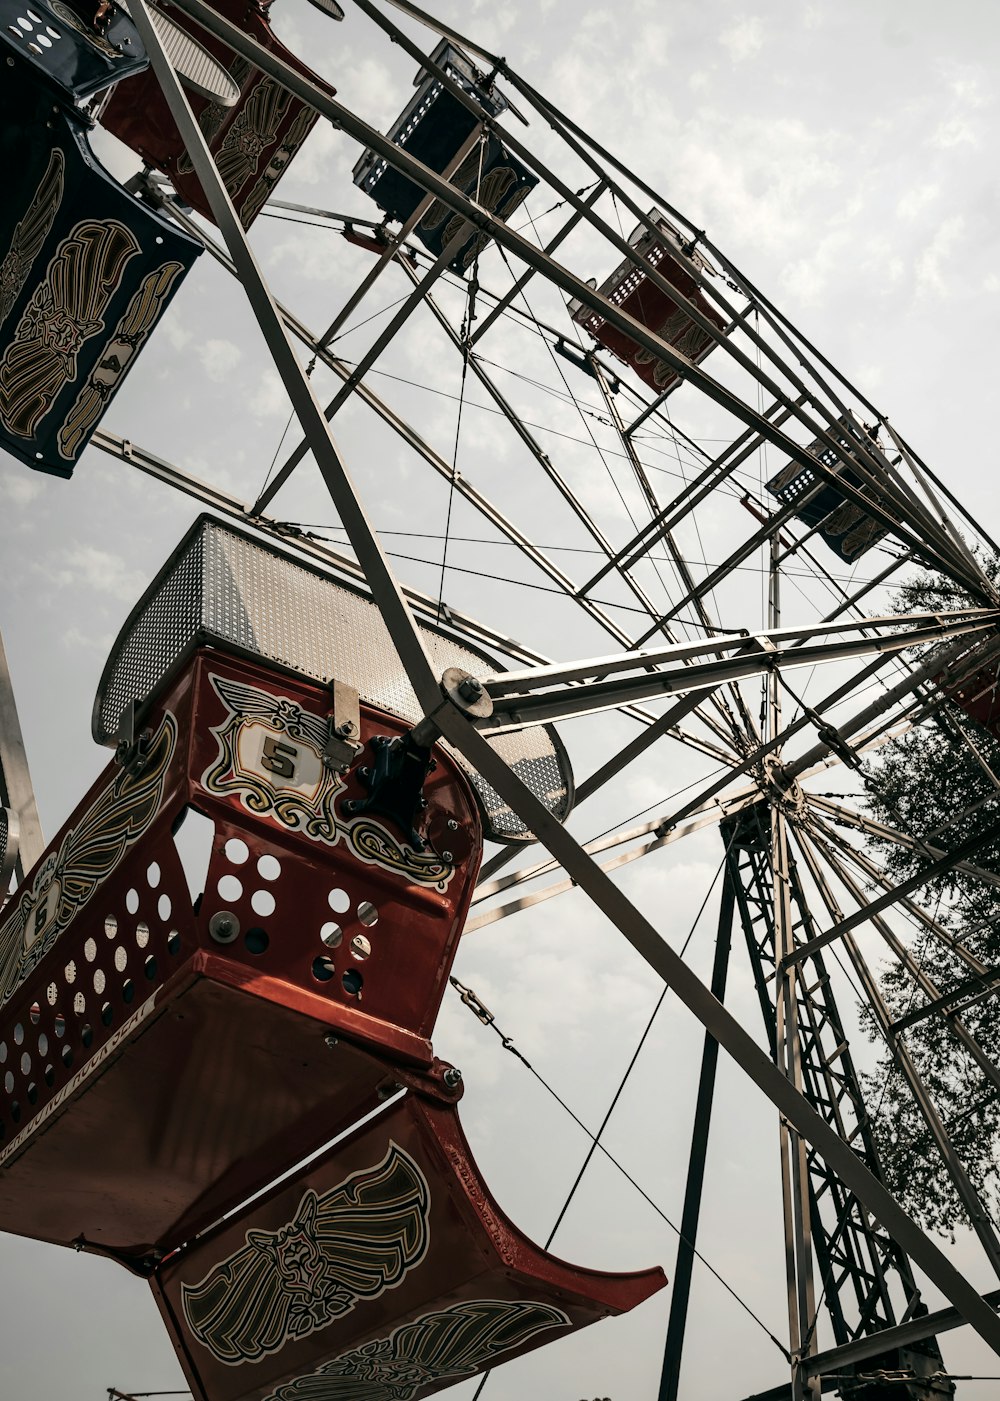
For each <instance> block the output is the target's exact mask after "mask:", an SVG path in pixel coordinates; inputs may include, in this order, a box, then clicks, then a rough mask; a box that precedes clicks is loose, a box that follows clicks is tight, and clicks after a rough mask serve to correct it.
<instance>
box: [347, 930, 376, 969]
mask: <svg viewBox="0 0 1000 1401" xmlns="http://www.w3.org/2000/svg"><path fill="white" fill-rule="evenodd" d="M371 951H372V946H371V941H370V940H369V939H366V938H365V936H364V934H355V936H354V938H353V939H352V940H351V955H352V957H353V958H356V959H357V960H358V962H359V963H360V962H361V961H362V960H364V959H366V958H368V957H369V956H370V954H371Z"/></svg>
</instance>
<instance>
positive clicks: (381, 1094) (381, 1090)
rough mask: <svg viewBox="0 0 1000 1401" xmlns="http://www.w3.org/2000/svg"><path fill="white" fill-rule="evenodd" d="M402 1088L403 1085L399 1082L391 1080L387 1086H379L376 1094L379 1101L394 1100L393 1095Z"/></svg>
mask: <svg viewBox="0 0 1000 1401" xmlns="http://www.w3.org/2000/svg"><path fill="white" fill-rule="evenodd" d="M402 1088H403V1087H402V1085H400V1084H399V1083H398V1081H396V1080H389V1081H387V1083H386V1084H384V1085H379V1087H378V1089H377V1090H376V1091H375V1093H376V1094H377V1096H378V1098H379V1099H392V1097H393V1095H394V1094H396V1093H397V1092H398V1091H399V1090H401V1089H402Z"/></svg>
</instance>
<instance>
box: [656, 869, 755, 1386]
mask: <svg viewBox="0 0 1000 1401" xmlns="http://www.w3.org/2000/svg"><path fill="white" fill-rule="evenodd" d="M735 907H736V892H735V888H734V884H733V876H732V874H731V872H730V870H729V859H728V853H727V859H726V874H725V877H724V879H723V884H722V900H721V903H720V906H719V927H718V932H717V934H716V937H715V958H714V960H713V962H712V983H711V991H712V996H713V997H717V998H718V999H719V1001H720V1002H724V1001H725V997H726V975H727V973H728V971H729V950H730V946H731V944H732V933H733V911H734V909H735ZM718 1063H719V1043H718V1042H717V1041H716V1040H715V1039H714V1038H713V1037H711V1036H709V1035H708V1033H707V1032H706V1034H705V1044H704V1046H703V1047H702V1052H701V1074H700V1075H699V1077H698V1098H697V1100H696V1102H695V1109H694V1126H693V1128H692V1130H691V1153H690V1156H689V1158H688V1170H687V1183H686V1186H685V1188H684V1208H683V1211H682V1213H681V1229H680V1235H679V1241H678V1245H677V1263H676V1264H675V1265H674V1276H673V1279H672V1281H671V1299H670V1316H669V1318H668V1320H667V1341H666V1346H665V1348H664V1354H663V1373H662V1375H661V1378H660V1390H659V1401H677V1395H678V1388H679V1386H680V1376H681V1356H682V1354H683V1351H684V1333H685V1330H686V1328H687V1315H688V1302H689V1300H690V1297H691V1273H692V1270H693V1267H694V1252H695V1245H696V1243H697V1240H698V1219H699V1217H700V1216H701V1197H702V1190H703V1188H704V1184H705V1159H706V1156H707V1154H708V1134H709V1129H710V1128H711V1124H712V1101H713V1099H714V1097H715V1073H716V1068H717V1066H718Z"/></svg>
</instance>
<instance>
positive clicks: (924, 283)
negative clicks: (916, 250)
mask: <svg viewBox="0 0 1000 1401" xmlns="http://www.w3.org/2000/svg"><path fill="white" fill-rule="evenodd" d="M964 231H965V221H964V219H963V218H962V216H961V215H960V214H953V215H952V217H951V218H950V219H946V220H945V221H944V223H943V224H941V225H940V226H939V227H938V230H937V233H935V235H934V237H933V238H932V239H931V241H930V242H929V243H928V244H927V246H926V248H925V249H924V250H923V252H922V253H921V254H920V256H919V257H918V258H917V261H916V266H915V273H916V288H917V292H918V293H920V294H921V295H923V294H926V293H931V294H933V295H936V296H944V294H945V293H946V292H947V290H948V287H947V283H946V280H945V269H946V266H947V264H948V263H949V261H950V260H951V259H952V258H953V257H954V253H955V245H956V244H957V243H958V241H959V239H960V238H961V237H962V234H963V233H964Z"/></svg>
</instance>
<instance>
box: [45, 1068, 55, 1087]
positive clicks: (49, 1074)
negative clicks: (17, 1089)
mask: <svg viewBox="0 0 1000 1401" xmlns="http://www.w3.org/2000/svg"><path fill="white" fill-rule="evenodd" d="M55 1078H56V1072H55V1070H54V1069H53V1068H52V1066H51V1065H47V1066H46V1067H45V1069H44V1070H43V1071H42V1079H43V1080H44V1081H45V1083H46V1085H48V1086H49V1087H51V1086H52V1083H53V1081H54V1080H55Z"/></svg>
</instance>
